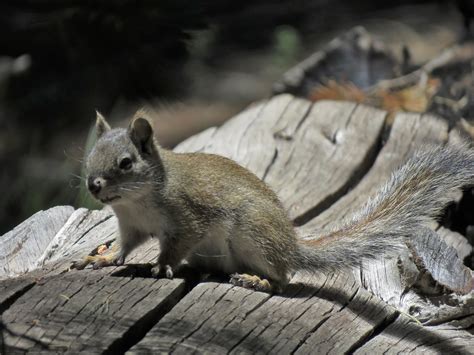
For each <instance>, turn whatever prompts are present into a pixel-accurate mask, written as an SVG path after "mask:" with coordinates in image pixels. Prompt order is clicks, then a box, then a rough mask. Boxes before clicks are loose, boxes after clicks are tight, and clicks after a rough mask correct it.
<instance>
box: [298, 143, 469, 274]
mask: <svg viewBox="0 0 474 355" xmlns="http://www.w3.org/2000/svg"><path fill="white" fill-rule="evenodd" d="M473 184H474V150H473V149H470V148H467V147H465V146H461V147H445V148H432V149H428V150H425V151H420V152H418V153H416V154H415V155H414V156H413V157H412V158H411V159H409V160H408V161H407V162H406V163H405V165H403V166H402V167H401V168H400V169H399V170H398V171H396V172H394V173H393V174H392V176H391V178H390V180H389V181H388V182H387V183H386V184H385V185H384V186H383V187H382V188H381V189H380V191H379V192H378V193H377V194H376V195H375V196H374V197H373V198H372V199H371V200H369V201H368V202H367V204H366V205H365V207H364V208H363V209H362V211H360V212H359V213H357V214H356V215H355V216H353V217H352V218H351V220H350V221H348V222H347V223H345V224H344V225H343V227H342V228H340V229H338V230H335V231H333V232H331V233H329V234H328V235H325V236H322V237H321V238H318V239H314V240H302V241H301V242H300V248H299V253H298V255H297V257H296V260H295V269H303V270H308V271H311V270H322V271H330V270H339V269H341V268H344V267H346V268H347V267H352V266H357V265H359V264H360V261H361V259H364V258H366V259H373V258H376V257H378V256H380V255H381V254H383V253H387V252H393V251H395V250H397V249H398V248H399V247H400V246H401V245H402V243H403V240H404V239H405V238H406V237H411V236H415V235H417V234H419V233H420V232H421V231H422V228H424V227H425V224H426V222H427V221H429V220H430V219H431V218H434V217H436V216H438V215H439V213H440V212H441V211H442V209H443V208H444V206H445V205H446V204H447V203H448V202H450V201H451V200H452V198H453V195H454V193H455V192H456V191H457V190H458V189H460V188H462V187H465V186H469V185H473Z"/></svg>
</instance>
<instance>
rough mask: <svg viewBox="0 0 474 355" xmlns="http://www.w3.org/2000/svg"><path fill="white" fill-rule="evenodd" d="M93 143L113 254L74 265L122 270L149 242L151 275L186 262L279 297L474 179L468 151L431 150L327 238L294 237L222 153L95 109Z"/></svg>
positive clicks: (348, 260) (366, 249) (382, 239)
mask: <svg viewBox="0 0 474 355" xmlns="http://www.w3.org/2000/svg"><path fill="white" fill-rule="evenodd" d="M96 131H97V136H98V140H97V142H96V144H95V146H94V147H93V148H92V150H91V151H90V153H89V155H88V157H87V161H86V172H87V177H86V184H87V188H88V189H89V191H90V193H91V194H92V195H93V196H94V197H95V198H96V199H97V200H99V201H101V202H102V203H104V204H106V205H109V206H110V207H111V208H112V209H113V211H114V213H115V215H116V216H117V218H118V225H119V235H120V238H119V250H117V251H116V252H114V253H112V254H111V256H108V257H104V256H89V257H86V258H85V259H84V260H83V261H81V262H78V263H76V265H75V267H76V268H78V269H82V268H84V267H85V266H86V265H87V264H89V263H92V264H93V267H94V268H100V267H103V266H108V265H123V264H124V262H125V259H126V257H127V255H129V253H130V252H131V251H132V250H133V249H134V248H135V247H137V246H138V245H139V244H140V243H142V242H144V241H145V240H147V239H148V238H149V237H150V236H152V237H155V238H157V239H158V240H159V242H160V249H161V253H160V255H159V256H158V260H157V263H156V265H154V266H153V267H152V270H151V271H152V275H153V276H154V277H159V276H166V277H167V278H173V274H174V272H175V270H176V269H177V268H178V267H179V266H180V264H181V263H182V261H183V260H186V261H187V262H188V263H189V264H190V266H192V267H195V268H197V269H198V270H199V271H202V272H207V273H219V274H222V273H226V274H228V275H230V283H232V284H233V285H237V286H242V287H246V288H252V289H255V290H258V291H265V292H279V291H281V290H283V289H284V287H285V286H286V285H287V284H288V282H289V279H290V275H291V274H292V273H294V272H296V271H298V270H303V271H307V272H316V271H323V272H330V271H337V270H341V269H345V268H350V267H354V266H358V265H360V262H361V260H362V259H374V258H377V257H379V256H380V255H381V254H383V253H388V254H390V253H392V254H394V252H395V251H396V250H398V249H399V248H400V247H401V246H402V245H403V242H404V241H405V240H406V238H407V237H415V236H416V234H417V233H419V231H420V228H426V227H424V225H425V224H426V222H428V221H429V219H430V218H434V217H436V216H437V215H438V214H439V213H440V212H441V211H442V209H443V208H444V206H445V205H446V204H447V203H448V202H450V200H451V199H450V197H452V194H453V193H455V192H456V191H457V190H458V189H459V188H462V187H463V186H465V185H470V184H472V183H473V182H474V150H473V149H470V148H467V147H464V146H463V147H458V148H455V147H444V148H443V147H437V148H430V149H428V150H426V151H419V152H417V153H415V154H414V156H413V157H411V158H410V159H409V160H408V161H407V162H406V163H405V164H404V165H403V166H402V167H401V168H400V169H399V170H398V171H396V172H394V173H393V174H392V176H391V178H390V179H389V181H388V182H387V183H386V184H385V185H384V186H383V187H382V188H381V189H380V191H379V192H378V193H377V194H376V195H375V196H374V197H373V198H372V199H370V200H369V201H368V202H367V204H366V205H365V207H363V208H362V209H361V210H360V211H359V212H358V213H356V215H354V216H353V217H352V219H350V220H348V221H347V222H345V223H344V224H343V225H342V226H341V227H339V228H337V229H336V230H334V231H331V232H329V233H328V234H327V235H323V236H320V237H319V238H313V239H298V238H297V235H296V231H295V229H294V226H293V223H292V222H291V220H290V219H289V217H288V215H287V213H286V211H285V209H284V207H283V205H282V204H281V202H280V200H279V199H278V197H277V195H276V194H275V193H274V192H273V191H272V190H271V189H270V188H269V187H268V186H267V185H266V184H265V183H264V182H263V181H262V180H260V179H259V178H258V177H257V176H256V175H254V174H253V173H251V172H250V171H249V170H247V169H245V168H244V167H242V166H240V165H238V164H237V163H236V162H234V161H232V160H230V159H227V158H225V157H222V156H219V155H214V154H206V153H175V152H173V151H170V150H167V149H164V148H162V147H161V146H160V145H159V144H158V142H157V140H156V138H155V137H154V131H153V128H152V125H151V123H150V121H149V120H148V119H147V118H146V116H145V115H144V114H143V113H142V112H140V111H139V112H137V114H136V115H135V116H134V118H133V119H132V121H131V123H130V125H129V127H128V128H127V129H125V128H115V129H111V127H110V125H109V124H108V123H107V121H106V120H105V118H104V117H103V116H102V115H101V114H100V113H97V120H96Z"/></svg>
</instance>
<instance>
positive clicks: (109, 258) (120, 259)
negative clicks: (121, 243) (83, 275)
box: [71, 254, 125, 270]
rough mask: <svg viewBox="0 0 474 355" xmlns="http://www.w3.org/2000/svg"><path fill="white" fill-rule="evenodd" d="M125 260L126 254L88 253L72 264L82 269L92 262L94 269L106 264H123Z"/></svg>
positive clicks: (72, 266) (73, 266)
mask: <svg viewBox="0 0 474 355" xmlns="http://www.w3.org/2000/svg"><path fill="white" fill-rule="evenodd" d="M124 262H125V256H124V255H123V254H117V255H114V254H112V255H88V256H86V257H85V258H84V259H82V260H79V261H74V262H73V263H72V265H71V269H77V270H82V269H84V268H85V267H86V266H87V265H89V264H91V265H92V268H93V269H94V270H98V269H101V268H103V267H106V266H121V265H123V264H124Z"/></svg>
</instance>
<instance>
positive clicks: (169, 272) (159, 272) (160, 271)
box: [151, 264, 174, 279]
mask: <svg viewBox="0 0 474 355" xmlns="http://www.w3.org/2000/svg"><path fill="white" fill-rule="evenodd" d="M151 275H152V276H153V277H157V278H158V277H162V276H166V277H167V278H168V279H172V278H173V276H174V275H173V269H172V268H171V266H170V265H165V266H164V267H163V266H161V265H160V264H156V265H155V266H153V267H152V268H151Z"/></svg>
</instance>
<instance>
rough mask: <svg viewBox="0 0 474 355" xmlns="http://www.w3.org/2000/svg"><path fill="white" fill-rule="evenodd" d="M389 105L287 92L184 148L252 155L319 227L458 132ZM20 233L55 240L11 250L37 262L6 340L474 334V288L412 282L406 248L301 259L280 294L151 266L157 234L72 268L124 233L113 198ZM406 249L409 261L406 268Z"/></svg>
mask: <svg viewBox="0 0 474 355" xmlns="http://www.w3.org/2000/svg"><path fill="white" fill-rule="evenodd" d="M386 117H387V114H386V112H384V111H380V110H377V109H374V108H370V107H367V106H362V105H357V104H354V103H345V102H318V103H310V102H309V101H307V100H304V99H300V98H295V97H293V96H291V95H280V96H276V97H274V98H271V99H269V100H267V101H265V102H263V103H260V104H258V105H253V106H251V107H249V108H248V109H247V110H246V111H244V112H243V113H241V114H240V115H238V116H236V117H235V118H234V119H232V120H230V121H228V122H227V123H226V124H224V125H223V126H222V127H218V128H210V129H208V130H206V131H204V132H202V133H200V134H198V135H197V136H195V137H192V138H191V139H189V140H187V141H185V142H183V143H182V144H181V145H179V146H178V147H177V148H176V151H178V152H184V151H201V152H210V153H218V154H221V155H225V156H227V157H229V158H231V159H234V160H236V161H237V162H239V163H240V164H242V165H244V166H246V167H248V168H249V169H250V170H252V171H253V172H254V173H256V174H257V175H258V176H259V177H260V178H262V179H264V180H265V181H266V182H267V183H268V184H269V185H270V186H271V187H272V188H273V189H275V191H276V192H277V194H278V195H279V196H280V198H281V199H282V202H283V204H284V205H285V206H286V207H287V208H288V211H289V214H290V216H291V218H292V219H293V220H294V221H295V223H296V224H298V225H301V226H300V227H299V233H300V234H301V235H302V236H304V235H306V234H311V235H312V236H313V237H315V236H316V237H317V235H318V234H319V233H322V232H323V231H324V230H327V229H330V228H331V226H332V224H333V223H340V221H341V220H342V219H344V218H346V217H347V216H348V215H349V214H350V212H351V211H354V210H356V209H357V208H359V207H360V206H361V205H362V204H363V203H364V202H365V201H366V199H367V198H368V196H369V195H370V194H372V193H374V191H376V190H377V189H378V188H379V186H380V185H381V184H382V183H383V182H384V181H385V180H386V179H387V177H388V176H389V174H390V173H391V172H392V171H393V170H394V169H395V168H396V167H397V166H398V165H400V164H401V163H402V162H403V161H404V160H405V159H406V158H407V157H409V156H410V154H412V153H413V151H414V150H415V149H416V148H417V147H418V146H419V145H421V144H425V143H430V144H446V143H449V139H448V137H451V132H449V130H448V126H447V124H446V123H445V122H444V121H442V120H439V119H436V118H435V117H433V116H430V115H419V114H398V115H396V116H395V117H394V119H393V122H392V121H391V120H390V121H389V120H387V119H386ZM32 226H33V227H32ZM435 227H436V226H435ZM436 228H437V233H438V234H439V235H442V236H443V237H444V238H445V240H446V243H447V244H448V245H451V246H452V247H453V248H454V249H453V250H455V252H454V254H452V255H455V253H457V255H458V256H459V257H461V256H467V255H468V254H469V253H470V252H471V249H472V247H471V245H470V244H469V243H468V242H467V240H466V239H465V238H464V236H462V235H456V234H454V232H451V231H449V230H446V229H443V228H439V226H438V227H436ZM15 231H16V232H15ZM13 232H15V233H13ZM10 233H11V234H7V236H8V238H6V239H4V237H5V236H3V237H2V239H0V243H1V242H2V241H4V240H8V241H9V242H8V244H6V243H3V244H1V246H2V248H0V252H1V253H4V254H2V255H6V257H9V258H14V257H15V255H17V253H18V251H21V249H22V248H21V243H22V242H23V241H27V243H30V244H31V243H32V242H33V241H36V242H37V245H38V246H43V247H42V249H41V248H39V247H36V249H33V250H34V253H32V254H28V255H32V256H31V257H30V259H31V260H32V262H30V263H29V264H25V265H29V266H28V267H27V268H22V267H16V268H12V267H11V266H8V267H9V268H8V269H7V268H5V267H3V266H4V265H13V264H14V263H13V262H11V261H10V260H9V262H8V263H7V264H3V265H2V267H3V268H2V269H0V277H3V278H5V277H8V276H9V275H11V273H16V274H17V275H18V274H21V273H22V272H24V271H26V270H27V269H28V270H31V268H32V266H31V265H33V267H34V266H36V267H38V269H36V270H33V271H30V272H29V273H28V274H26V275H25V277H24V278H17V279H10V280H4V281H2V282H0V291H1V294H0V310H1V312H0V313H2V314H1V322H2V323H1V325H2V327H3V330H2V334H3V337H0V351H1V349H3V350H4V349H8V350H11V351H13V350H18V351H20V352H23V351H30V352H32V353H35V352H37V351H51V352H63V351H69V352H72V353H74V352H78V351H80V350H86V351H87V352H96V353H123V352H126V351H128V352H129V353H156V352H159V351H162V352H170V351H173V352H176V353H192V352H196V353H223V352H231V353H282V354H286V353H299V354H305V353H315V352H317V353H336V354H338V353H344V352H349V353H352V352H357V353H365V352H369V351H370V352H374V351H376V352H384V351H387V353H396V352H398V351H402V352H403V351H406V352H410V351H415V352H416V351H418V349H424V350H426V352H428V353H439V352H440V349H441V350H443V351H444V350H445V349H446V348H449V347H450V346H453V349H457V350H459V351H460V352H463V351H465V350H466V349H468V348H467V347H468V346H471V345H472V339H471V338H469V336H471V337H472V334H471V333H472V327H473V325H474V316H473V315H474V298H473V295H472V293H470V294H466V295H453V294H444V293H441V294H433V295H429V296H426V295H421V294H419V293H418V291H417V290H416V289H410V288H407V284H408V285H413V284H414V282H413V280H412V279H409V278H407V276H406V275H411V277H412V278H413V277H414V278H417V277H418V275H419V273H420V271H419V270H418V269H417V268H416V265H415V264H414V263H413V262H412V261H411V259H410V258H411V256H410V254H409V251H408V249H406V250H404V251H403V252H402V253H401V256H400V259H399V260H397V259H381V260H380V261H375V262H370V263H369V262H364V264H363V265H362V267H361V268H360V269H358V270H354V272H352V273H351V272H349V273H344V274H342V273H341V274H333V275H323V274H321V275H314V276H308V275H304V274H300V273H297V274H296V275H295V276H294V277H293V279H292V281H291V283H290V285H289V287H288V288H287V289H286V290H285V292H284V293H283V294H281V295H269V294H265V293H260V292H253V291H249V290H246V289H242V288H239V287H233V286H231V285H229V284H228V283H227V282H226V280H221V282H218V283H216V282H209V281H208V282H201V283H199V284H197V285H196V286H194V284H193V283H192V282H191V283H187V282H185V281H184V280H183V279H181V278H179V277H178V278H176V279H175V280H173V281H168V280H162V279H160V280H154V279H151V278H147V277H146V276H149V267H148V268H147V267H146V265H145V264H147V263H152V262H154V261H155V260H156V257H157V255H158V253H159V246H158V245H157V243H156V242H154V241H150V242H148V243H146V244H145V245H143V246H141V247H140V248H139V249H137V250H136V251H135V252H134V253H133V254H132V255H131V256H130V258H128V259H127V265H125V266H122V267H111V268H106V269H104V270H101V271H92V270H91V269H86V270H83V271H72V272H71V271H68V269H69V266H70V263H71V261H72V260H75V259H78V258H80V257H82V256H84V255H87V254H89V253H91V252H93V251H94V250H95V249H96V248H97V246H98V245H100V244H103V243H106V242H110V241H113V240H114V239H115V238H116V235H117V234H116V233H117V227H116V218H115V217H114V216H113V215H112V213H111V212H110V211H108V210H106V209H104V210H102V211H88V210H86V209H77V210H75V211H73V209H72V208H70V207H57V208H56V210H54V213H53V211H52V210H49V211H45V212H41V213H39V214H38V215H35V216H33V217H32V218H31V219H29V220H27V221H25V222H24V223H23V224H22V225H20V226H19V227H17V228H16V229H15V230H14V231H12V232H10ZM15 238H16V239H15ZM15 241H17V244H15ZM30 244H28V245H30ZM18 246H20V247H19V248H17V247H18ZM15 248H16V249H17V250H16V251H14V250H15ZM13 251H14V252H13ZM450 255H451V254H450ZM12 260H13V259H12ZM17 260H19V259H17ZM15 262H16V265H20V266H21V263H20V262H19V261H15ZM400 262H401V263H402V264H401V265H404V266H405V269H406V270H405V271H407V270H408V271H410V272H411V274H407V273H406V272H405V273H403V272H402V271H403V270H401V269H400V267H399V266H400ZM409 268H411V269H409ZM131 276H135V278H131ZM144 276H145V277H144ZM173 305H174V307H173V308H172V309H171V310H170V308H171V307H172V306H173ZM400 312H403V313H402V314H401V313H400ZM408 315H411V317H416V318H418V319H420V320H422V321H423V322H427V323H429V324H432V325H430V326H422V325H420V324H417V323H415V322H414V320H413V319H412V318H410V316H408ZM430 322H431V323H430ZM459 324H460V325H459ZM458 325H459V327H458ZM412 334H417V336H416V337H415V336H414V335H412Z"/></svg>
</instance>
